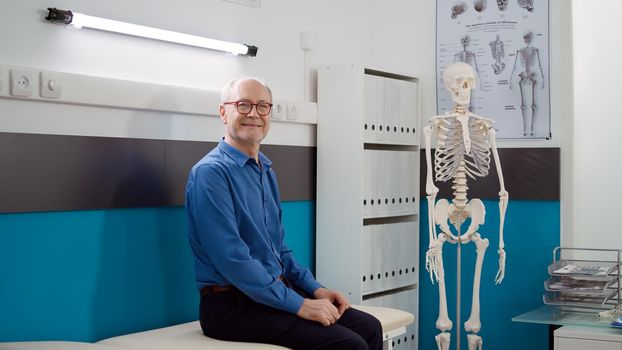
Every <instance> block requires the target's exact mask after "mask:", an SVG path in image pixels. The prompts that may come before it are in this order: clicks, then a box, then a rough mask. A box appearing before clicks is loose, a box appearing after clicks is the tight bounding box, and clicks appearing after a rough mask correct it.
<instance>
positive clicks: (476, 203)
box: [434, 198, 486, 243]
mask: <svg viewBox="0 0 622 350" xmlns="http://www.w3.org/2000/svg"><path fill="white" fill-rule="evenodd" d="M485 217H486V208H485V207H484V203H482V201H481V200H479V199H477V198H473V199H471V200H469V201H468V202H467V204H466V206H465V207H464V209H462V210H461V209H458V208H457V207H456V206H455V205H454V204H453V203H449V201H448V200H447V199H440V200H439V201H438V202H436V204H435V205H434V221H435V222H436V224H437V225H438V226H439V227H440V228H441V231H443V233H444V234H445V235H446V236H447V237H448V240H449V241H450V242H452V243H455V242H456V241H457V240H458V237H457V236H456V235H454V234H453V233H452V232H451V230H450V228H449V224H452V225H453V226H454V227H455V228H456V231H458V232H460V226H461V225H462V224H464V223H465V222H466V221H467V219H469V218H470V219H471V223H470V224H469V228H468V229H467V230H466V232H465V233H464V234H462V235H461V237H460V241H461V242H463V243H466V242H468V241H469V240H470V236H471V235H472V234H473V233H475V232H477V229H478V228H479V226H480V225H482V224H483V223H484V219H485Z"/></svg>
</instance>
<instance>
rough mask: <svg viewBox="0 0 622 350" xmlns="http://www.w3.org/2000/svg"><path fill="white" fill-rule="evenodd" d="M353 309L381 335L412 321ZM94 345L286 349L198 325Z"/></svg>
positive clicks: (381, 310) (393, 312)
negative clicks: (223, 337) (219, 335)
mask: <svg viewBox="0 0 622 350" xmlns="http://www.w3.org/2000/svg"><path fill="white" fill-rule="evenodd" d="M353 307H355V308H357V309H359V310H361V311H364V312H367V313H369V314H371V315H373V316H374V317H376V318H377V319H378V320H379V321H380V323H381V324H382V331H383V333H387V332H391V331H394V330H396V329H398V328H400V327H405V326H407V325H409V324H411V323H412V322H413V321H414V319H415V317H414V316H413V314H411V313H410V312H406V311H402V310H397V309H391V308H386V307H377V306H363V305H355V306H353ZM97 344H104V345H109V346H116V347H121V348H126V349H133V350H195V349H200V350H211V349H223V350H227V349H231V350H233V349H235V350H262V349H264V350H267V349H282V350H285V349H287V348H284V347H281V346H276V345H269V344H255V343H239V342H224V341H220V340H215V339H212V338H208V337H206V336H205V335H203V332H202V331H201V326H200V325H199V321H194V322H189V323H184V324H179V325H176V326H171V327H165V328H159V329H154V330H151V331H146V332H140V333H133V334H128V335H122V336H119V337H114V338H109V339H104V340H102V341H100V342H98V343H97ZM93 350H96V349H93ZM102 350H103V349H102Z"/></svg>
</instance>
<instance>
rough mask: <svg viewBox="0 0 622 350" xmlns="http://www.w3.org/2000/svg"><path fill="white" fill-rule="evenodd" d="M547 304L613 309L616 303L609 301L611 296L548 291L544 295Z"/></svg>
mask: <svg viewBox="0 0 622 350" xmlns="http://www.w3.org/2000/svg"><path fill="white" fill-rule="evenodd" d="M542 299H543V300H544V303H545V304H546V305H558V306H571V307H580V308H590V309H612V308H613V307H615V304H613V305H612V304H610V303H608V300H609V298H601V297H598V298H596V297H588V296H572V295H564V294H562V293H559V292H546V293H544V295H543V296H542Z"/></svg>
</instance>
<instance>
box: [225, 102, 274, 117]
mask: <svg viewBox="0 0 622 350" xmlns="http://www.w3.org/2000/svg"><path fill="white" fill-rule="evenodd" d="M240 103H246V104H249V105H251V109H249V110H248V112H246V113H242V112H241V111H240ZM223 105H235V109H236V110H237V111H238V113H240V114H242V115H247V114H250V113H251V112H252V111H253V107H255V111H257V114H258V115H260V116H262V117H265V116H267V115H269V114H270V112H272V106H273V104H272V103H268V102H258V103H250V102H248V101H229V102H223ZM259 105H268V106H270V108H269V109H268V113H263V114H262V113H260V112H259Z"/></svg>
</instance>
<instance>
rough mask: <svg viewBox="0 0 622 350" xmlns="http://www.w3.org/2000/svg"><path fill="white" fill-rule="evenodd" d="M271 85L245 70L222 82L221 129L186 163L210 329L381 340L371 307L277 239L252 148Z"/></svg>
mask: <svg viewBox="0 0 622 350" xmlns="http://www.w3.org/2000/svg"><path fill="white" fill-rule="evenodd" d="M271 109H272V93H271V91H270V89H269V88H268V86H267V85H266V84H265V83H263V82H261V81H259V80H257V79H251V78H244V79H239V80H233V81H230V82H229V83H228V84H227V85H225V87H224V89H223V91H222V95H221V104H220V107H219V113H220V118H221V119H222V122H223V123H224V126H225V137H224V138H223V139H222V140H221V141H220V142H219V144H218V146H217V147H216V148H214V149H213V150H212V151H211V152H210V153H208V154H207V155H206V156H205V157H204V158H203V159H201V160H200V161H199V162H198V163H197V164H196V165H195V166H194V167H193V168H192V170H191V171H190V175H189V178H188V184H187V186H186V212H187V215H188V227H189V241H190V247H191V249H192V252H193V255H194V262H195V274H196V282H197V286H198V289H199V291H200V294H201V301H200V305H199V317H200V321H201V328H202V329H203V333H204V334H205V335H207V336H209V337H212V338H216V339H221V340H231V341H245V342H257V343H270V344H276V345H281V346H285V347H288V348H292V349H381V348H382V329H381V326H380V322H379V321H378V320H376V319H375V318H374V317H372V316H370V315H368V314H366V313H363V312H361V311H358V310H356V309H352V308H350V304H349V303H348V300H347V299H346V298H345V297H344V296H343V294H342V293H340V292H338V291H334V290H330V289H326V288H324V287H322V286H321V285H320V284H319V283H318V282H317V281H316V280H315V278H314V277H313V275H312V274H311V272H310V271H309V270H308V269H306V268H304V267H302V266H300V265H298V263H296V260H295V259H294V256H293V254H292V251H291V250H290V249H289V248H287V246H286V245H285V242H284V235H285V231H284V229H283V225H282V222H281V201H280V197H279V190H278V184H277V180H276V174H275V173H274V171H273V170H272V169H271V164H272V162H271V161H270V160H269V159H268V158H267V157H266V156H265V155H263V154H262V153H261V152H260V151H259V147H260V144H261V141H262V140H263V139H264V138H265V137H266V135H267V134H268V131H269V130H270V112H271Z"/></svg>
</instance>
